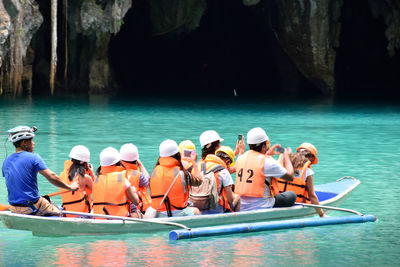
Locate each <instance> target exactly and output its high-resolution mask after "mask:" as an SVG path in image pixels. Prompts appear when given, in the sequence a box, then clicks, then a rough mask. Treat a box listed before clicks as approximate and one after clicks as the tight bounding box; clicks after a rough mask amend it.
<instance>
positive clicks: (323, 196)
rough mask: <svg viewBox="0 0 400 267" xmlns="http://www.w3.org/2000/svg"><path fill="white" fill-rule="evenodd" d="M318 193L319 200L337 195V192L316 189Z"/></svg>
mask: <svg viewBox="0 0 400 267" xmlns="http://www.w3.org/2000/svg"><path fill="white" fill-rule="evenodd" d="M315 193H316V194H317V197H318V200H319V201H324V200H327V199H330V198H333V197H336V196H337V194H335V193H328V192H321V191H315Z"/></svg>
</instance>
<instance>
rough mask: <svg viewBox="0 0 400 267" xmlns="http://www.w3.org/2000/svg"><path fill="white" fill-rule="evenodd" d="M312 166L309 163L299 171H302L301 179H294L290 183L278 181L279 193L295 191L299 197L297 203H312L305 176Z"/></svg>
mask: <svg viewBox="0 0 400 267" xmlns="http://www.w3.org/2000/svg"><path fill="white" fill-rule="evenodd" d="M310 164H311V162H310V161H307V162H306V164H304V166H303V168H301V169H299V170H301V175H300V177H294V178H293V181H290V182H289V181H286V180H283V179H278V185H279V192H286V191H293V192H295V193H296V195H297V199H296V202H300V203H311V201H310V199H309V197H308V191H307V184H306V181H304V175H305V174H306V170H307V168H308V167H309V166H310Z"/></svg>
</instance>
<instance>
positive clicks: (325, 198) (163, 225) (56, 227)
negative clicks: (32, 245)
mask: <svg viewBox="0 0 400 267" xmlns="http://www.w3.org/2000/svg"><path fill="white" fill-rule="evenodd" d="M359 184H360V181H359V180H357V179H355V178H353V177H343V178H341V179H339V180H337V181H335V182H332V183H327V184H321V185H316V186H315V191H316V193H317V196H318V198H319V201H320V205H321V206H325V207H326V208H331V209H335V208H333V207H337V206H339V205H340V204H341V203H342V202H343V201H344V200H345V199H346V198H347V197H348V195H349V193H350V192H351V191H352V190H353V189H354V188H356V187H357V186H358V185H359ZM328 205H329V206H328ZM337 210H344V211H350V212H354V213H356V214H359V215H361V214H360V213H358V212H356V211H352V210H347V209H340V208H337ZM313 215H316V211H315V208H314V207H313V206H312V205H295V206H292V207H288V208H271V209H260V210H253V211H241V212H232V213H222V214H210V215H198V216H186V217H169V218H154V219H135V218H123V217H116V216H108V218H110V219H111V217H115V218H112V219H111V220H98V219H91V218H70V217H40V216H32V215H21V214H15V213H11V212H10V211H0V219H1V221H2V222H3V224H4V225H5V226H6V227H7V228H10V229H15V230H25V231H31V232H32V234H33V235H38V236H79V235H107V234H112V235H114V234H126V233H154V232H159V231H170V230H175V229H177V228H187V229H188V228H195V227H209V226H218V225H230V224H240V223H252V222H265V221H275V220H285V219H293V218H301V217H307V216H313ZM105 217H106V216H105ZM106 218H107V217H106Z"/></svg>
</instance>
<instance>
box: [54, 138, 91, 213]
mask: <svg viewBox="0 0 400 267" xmlns="http://www.w3.org/2000/svg"><path fill="white" fill-rule="evenodd" d="M69 157H70V160H66V161H65V162H64V170H63V171H62V172H61V173H60V178H61V180H62V181H63V182H64V183H66V184H71V183H73V182H76V183H78V185H79V190H77V191H74V192H67V193H63V194H62V195H61V201H62V207H63V209H64V210H66V211H77V212H91V210H92V197H91V195H92V184H93V180H94V176H93V170H92V165H91V164H90V163H89V161H90V152H89V149H88V148H87V147H85V146H82V145H78V146H74V147H73V148H72V149H71V152H70V153H69ZM64 190H65V189H62V188H60V192H62V191H64ZM66 217H76V215H69V214H67V215H66Z"/></svg>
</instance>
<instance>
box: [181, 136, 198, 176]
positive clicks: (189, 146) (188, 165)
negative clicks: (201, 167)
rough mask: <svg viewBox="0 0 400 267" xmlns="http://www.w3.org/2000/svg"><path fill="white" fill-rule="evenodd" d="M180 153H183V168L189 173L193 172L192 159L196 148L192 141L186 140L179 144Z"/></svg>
mask: <svg viewBox="0 0 400 267" xmlns="http://www.w3.org/2000/svg"><path fill="white" fill-rule="evenodd" d="M179 152H180V153H181V161H182V165H183V167H184V168H185V169H186V170H188V171H189V172H191V171H192V169H193V164H192V160H191V157H192V154H193V153H195V152H196V146H195V145H194V143H193V142H192V141H190V140H184V141H182V142H180V143H179ZM196 161H197V159H196Z"/></svg>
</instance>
